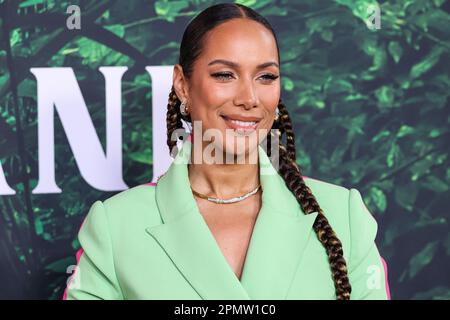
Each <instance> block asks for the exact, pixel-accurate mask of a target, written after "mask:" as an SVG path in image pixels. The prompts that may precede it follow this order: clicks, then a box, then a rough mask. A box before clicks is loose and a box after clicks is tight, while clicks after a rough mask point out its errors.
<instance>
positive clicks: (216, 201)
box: [191, 185, 261, 203]
mask: <svg viewBox="0 0 450 320" xmlns="http://www.w3.org/2000/svg"><path fill="white" fill-rule="evenodd" d="M260 187H261V185H258V186H257V187H256V189H254V190H252V191H250V192H247V193H246V194H244V195H242V196H239V197H234V198H231V199H220V198H214V197H208V196H207V195H205V194H201V193H199V192H197V191H195V190H194V189H192V187H191V190H192V193H193V194H195V195H196V196H197V197H200V198H202V199H206V200H208V201H212V202H215V203H235V202H239V201H242V200H245V199H247V198H248V197H250V196H252V195H254V194H255V193H256V192H258V190H259V188H260Z"/></svg>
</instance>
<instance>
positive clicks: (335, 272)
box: [166, 3, 351, 300]
mask: <svg viewBox="0 0 450 320" xmlns="http://www.w3.org/2000/svg"><path fill="white" fill-rule="evenodd" d="M237 18H242V19H251V20H253V21H256V22H259V23H260V24H261V25H263V26H264V27H266V28H267V29H268V30H269V31H271V33H272V34H273V36H274V38H275V42H276V45H277V52H278V57H280V54H279V47H278V40H277V37H276V35H275V32H274V30H273V28H272V27H271V25H270V24H269V22H268V21H267V20H266V19H265V18H264V17H262V16H261V15H260V14H258V13H257V12H255V11H254V10H253V9H251V8H249V7H246V6H244V5H241V4H237V3H220V4H216V5H213V6H210V7H208V8H206V9H205V10H203V11H202V12H200V13H199V14H198V15H197V16H196V17H195V18H194V19H193V20H192V21H191V22H190V23H189V25H188V26H187V27H186V30H185V32H184V34H183V38H182V41H181V46H180V57H179V64H180V65H181V67H182V69H183V74H184V76H185V77H187V78H188V79H189V78H190V77H191V75H192V68H193V64H194V62H195V61H196V60H197V58H198V57H199V55H200V54H201V52H202V48H203V46H204V39H205V36H206V34H207V33H208V32H209V31H211V30H212V29H214V28H215V27H216V26H218V25H220V24H222V23H224V22H226V21H229V20H231V19H237ZM180 104H181V101H180V100H179V99H178V97H177V94H176V93H175V89H174V87H173V86H172V89H171V91H170V93H169V102H168V105H167V116H166V122H167V145H168V147H169V150H170V154H171V155H172V157H175V156H176V154H177V152H178V150H177V141H174V140H173V139H172V134H173V133H174V131H175V130H177V129H182V128H183V123H182V121H181V120H184V121H186V122H189V123H192V120H191V118H190V115H188V116H183V115H182V114H181V113H180V108H179V107H180ZM278 109H279V112H280V114H279V118H278V120H277V121H275V122H274V124H273V126H272V129H277V130H278V132H279V137H275V136H273V130H271V131H270V135H269V136H268V137H267V142H268V146H269V148H268V154H269V156H270V154H271V150H270V146H271V143H270V139H273V138H275V139H280V143H279V157H280V167H279V174H280V175H281V177H282V178H283V180H284V181H285V183H286V186H287V187H288V188H289V190H290V191H291V192H292V193H293V195H294V196H295V198H296V199H297V201H298V203H299V205H300V207H301V208H302V210H303V212H304V213H305V214H310V213H312V212H318V215H317V218H316V220H315V221H314V224H313V229H314V231H315V233H316V235H317V238H318V240H319V241H320V243H322V245H323V246H324V248H325V251H326V253H327V256H328V261H329V263H330V269H331V277H332V280H333V281H334V286H335V294H336V299H338V300H348V299H350V293H351V285H350V282H349V279H348V274H347V273H348V270H347V264H346V261H345V259H344V253H343V249H342V243H341V241H340V240H339V239H338V237H337V236H336V234H335V232H334V231H333V229H332V227H331V225H330V223H329V222H328V220H327V218H326V217H325V214H324V212H323V210H322V209H321V208H320V206H319V204H318V202H317V200H316V198H315V197H314V195H313V193H312V191H311V189H310V188H309V187H308V186H307V185H306V184H305V181H304V179H303V175H302V173H301V169H300V167H299V166H298V165H297V163H296V147H295V134H294V130H293V126H292V122H291V119H290V116H289V113H288V110H287V107H286V106H285V105H284V104H283V102H282V100H281V98H280V100H279V103H278ZM283 136H284V137H285V140H286V145H284V144H283V143H282V138H283Z"/></svg>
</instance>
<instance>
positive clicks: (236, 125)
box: [221, 115, 261, 134]
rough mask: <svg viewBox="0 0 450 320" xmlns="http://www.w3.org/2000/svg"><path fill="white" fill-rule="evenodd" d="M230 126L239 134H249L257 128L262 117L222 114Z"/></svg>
mask: <svg viewBox="0 0 450 320" xmlns="http://www.w3.org/2000/svg"><path fill="white" fill-rule="evenodd" d="M221 117H222V118H223V119H224V121H225V124H226V125H227V127H228V128H230V129H233V130H234V131H235V132H236V133H238V134H248V133H251V132H253V131H255V130H256V128H257V127H258V123H259V122H260V121H261V118H258V117H243V116H239V115H221Z"/></svg>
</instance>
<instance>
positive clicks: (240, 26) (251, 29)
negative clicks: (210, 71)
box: [199, 19, 278, 64]
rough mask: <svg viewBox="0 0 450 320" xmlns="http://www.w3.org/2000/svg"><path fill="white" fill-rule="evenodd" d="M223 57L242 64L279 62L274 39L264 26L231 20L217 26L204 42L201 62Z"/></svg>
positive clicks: (247, 21) (250, 21) (244, 20)
mask: <svg viewBox="0 0 450 320" xmlns="http://www.w3.org/2000/svg"><path fill="white" fill-rule="evenodd" d="M216 58H221V59H226V60H231V61H235V62H237V63H239V64H260V63H261V62H266V61H269V60H270V61H278V53H277V47H276V43H275V38H274V36H273V35H272V33H271V32H270V30H268V29H267V28H266V27H264V26H263V25H262V24H260V23H258V22H256V21H253V20H249V19H232V20H230V21H227V22H225V23H222V24H221V25H219V26H217V27H215V28H214V29H212V30H211V31H210V32H208V33H207V35H206V37H205V39H204V46H203V51H202V54H201V56H200V57H199V59H202V60H205V61H204V62H206V63H207V62H208V61H210V60H213V59H216Z"/></svg>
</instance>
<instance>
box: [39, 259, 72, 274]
mask: <svg viewBox="0 0 450 320" xmlns="http://www.w3.org/2000/svg"><path fill="white" fill-rule="evenodd" d="M73 263H74V258H73V257H67V258H63V259H60V260H56V261H54V262H52V263H50V264H48V265H46V266H45V268H44V269H45V270H50V271H53V272H58V273H66V270H67V267H68V266H70V265H72V264H73Z"/></svg>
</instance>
